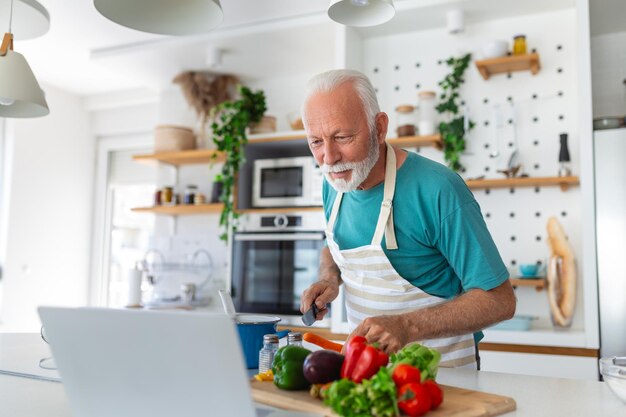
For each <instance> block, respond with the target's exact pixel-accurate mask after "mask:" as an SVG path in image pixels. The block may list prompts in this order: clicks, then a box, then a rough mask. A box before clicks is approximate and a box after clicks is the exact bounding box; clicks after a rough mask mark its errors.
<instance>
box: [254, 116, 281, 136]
mask: <svg viewBox="0 0 626 417" xmlns="http://www.w3.org/2000/svg"><path fill="white" fill-rule="evenodd" d="M273 132H276V118H275V117H274V116H263V118H262V119H261V121H260V122H259V123H250V134H255V133H273Z"/></svg>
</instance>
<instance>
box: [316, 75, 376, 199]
mask: <svg viewBox="0 0 626 417" xmlns="http://www.w3.org/2000/svg"><path fill="white" fill-rule="evenodd" d="M305 115H306V120H305V125H306V131H307V139H308V142H309V148H310V149H311V152H312V153H313V157H314V158H315V160H316V161H317V163H318V164H319V166H320V167H321V168H322V171H323V172H324V175H325V176H326V179H327V180H328V182H329V183H330V184H331V185H332V186H333V188H335V189H336V190H338V191H342V192H349V191H353V190H355V189H356V188H357V187H358V186H359V185H361V183H362V182H363V181H365V179H366V178H367V176H368V175H369V173H370V171H371V169H372V167H373V166H374V164H375V163H376V161H378V157H379V144H378V141H377V138H376V135H375V134H373V132H370V129H369V126H368V124H367V119H366V116H365V112H364V111H363V105H362V104H361V101H360V99H359V97H358V96H357V94H356V92H354V90H353V88H352V86H351V84H349V83H345V84H343V85H341V86H339V87H338V88H337V89H335V91H333V92H330V93H316V94H314V95H312V96H311V97H310V98H309V100H308V101H307V103H306V109H305Z"/></svg>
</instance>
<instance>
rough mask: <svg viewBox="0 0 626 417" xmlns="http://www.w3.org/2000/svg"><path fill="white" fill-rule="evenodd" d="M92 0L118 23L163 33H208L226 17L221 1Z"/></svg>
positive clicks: (144, 30)
mask: <svg viewBox="0 0 626 417" xmlns="http://www.w3.org/2000/svg"><path fill="white" fill-rule="evenodd" d="M93 3H94V6H96V9H98V11H99V12H100V13H101V14H102V15H103V16H105V17H106V18H108V19H110V20H112V21H114V22H115V23H119V24H120V25H122V26H126V27H129V28H131V29H137V30H141V31H143V32H150V33H158V34H162V35H194V34H199V33H205V32H209V31H211V30H213V29H215V28H216V27H217V26H219V24H220V23H222V19H223V17H224V13H223V12H222V6H221V5H220V0H94V2H93Z"/></svg>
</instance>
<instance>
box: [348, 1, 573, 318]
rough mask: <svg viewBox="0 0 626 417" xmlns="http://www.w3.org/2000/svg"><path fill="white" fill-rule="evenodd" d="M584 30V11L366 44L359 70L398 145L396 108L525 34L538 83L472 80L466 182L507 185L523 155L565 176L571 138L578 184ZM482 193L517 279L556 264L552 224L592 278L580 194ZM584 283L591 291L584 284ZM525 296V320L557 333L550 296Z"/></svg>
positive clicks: (543, 170)
mask: <svg viewBox="0 0 626 417" xmlns="http://www.w3.org/2000/svg"><path fill="white" fill-rule="evenodd" d="M575 25H576V13H575V11H574V10H562V11H556V12H550V13H542V14H535V15H526V16H518V17H515V18H507V19H500V20H493V21H488V22H481V23H479V24H474V25H468V26H467V27H466V30H465V32H464V33H463V34H461V35H450V34H448V33H447V32H446V31H445V29H444V28H440V29H433V30H424V31H415V32H411V33H403V34H399V35H392V36H384V37H373V38H365V39H363V40H362V48H363V68H359V69H360V70H361V71H363V72H364V73H365V74H366V75H367V76H368V77H370V80H371V81H372V83H373V85H374V87H375V88H376V91H377V95H378V99H379V102H380V105H381V110H383V111H385V112H387V114H388V115H389V118H390V125H389V133H388V137H395V129H396V127H397V126H396V125H397V123H396V115H395V113H394V109H395V108H396V106H398V105H400V104H413V105H417V104H418V100H417V93H418V92H419V91H424V90H432V91H436V92H440V89H439V86H438V82H439V81H440V80H441V79H443V77H444V76H445V75H446V74H447V73H448V72H449V67H447V66H446V65H445V60H446V59H447V58H448V57H450V56H461V55H463V54H465V53H468V52H471V53H472V57H473V59H481V58H482V54H481V52H480V50H481V47H482V45H484V44H485V43H487V42H489V41H491V40H496V39H502V40H508V41H510V42H511V41H512V38H513V36H514V35H516V34H525V35H526V39H527V45H528V50H529V52H531V51H536V52H538V53H539V54H540V59H541V70H540V71H539V73H538V74H537V75H534V76H533V75H531V73H530V71H524V72H514V73H510V74H497V75H493V76H492V77H491V78H490V79H489V80H484V79H483V78H482V77H481V76H480V74H479V72H478V70H477V69H476V67H475V65H474V63H473V62H472V63H471V64H470V67H469V68H468V70H467V72H466V75H465V79H466V83H465V85H464V86H463V88H462V90H461V98H462V100H463V101H462V102H461V104H462V105H464V106H465V107H466V109H467V112H468V115H469V117H470V119H471V120H472V121H474V122H475V128H474V129H473V130H472V131H471V132H470V134H469V135H468V136H467V138H466V139H467V150H466V152H465V154H464V155H463V156H462V159H461V162H462V164H463V165H464V166H465V169H464V170H463V171H462V172H460V174H461V176H463V177H464V178H465V179H472V178H477V177H483V176H484V177H485V178H504V175H503V174H501V173H498V170H500V169H503V168H505V167H506V166H507V164H508V159H509V157H510V155H511V153H512V152H513V150H515V149H517V153H518V162H519V163H521V164H522V172H523V173H526V174H528V175H529V176H556V175H557V173H558V153H559V146H560V142H559V134H560V133H567V134H568V144H569V150H570V155H571V158H572V162H571V167H572V171H573V175H577V174H578V173H579V172H580V170H579V152H578V149H579V133H578V118H579V114H578V107H577V106H578V89H577V75H578V74H577V73H578V71H577V67H576V65H577V54H576V47H577V45H576V32H575ZM557 27H558V30H555V28H557ZM497 108H499V112H498V113H496V111H495V109H497ZM497 114H499V117H498V116H497ZM496 151H497V152H496ZM418 152H419V153H421V154H422V155H424V156H426V157H429V158H431V159H434V160H436V161H438V162H441V163H444V161H443V153H442V152H441V151H437V150H435V149H433V148H421V149H419V150H418ZM496 153H497V155H496ZM473 191H474V195H475V196H476V199H477V200H478V202H479V204H480V206H481V209H482V212H483V216H484V218H485V222H486V223H487V226H488V228H489V230H490V232H491V234H492V236H493V238H494V240H495V242H496V245H497V246H498V249H499V251H500V254H501V255H502V258H503V260H504V262H505V264H506V265H507V267H508V268H509V271H510V274H511V276H517V275H519V270H518V268H519V265H520V264H521V263H535V262H541V263H542V264H543V265H545V262H546V260H547V259H548V257H549V248H548V245H547V242H546V236H547V232H546V223H547V219H548V217H550V216H556V217H557V218H558V220H559V221H560V222H561V223H562V225H563V227H564V229H565V230H566V232H567V234H568V236H569V240H570V242H571V244H572V246H573V248H574V251H575V253H576V254H577V260H578V263H579V268H578V270H579V273H580V272H581V271H582V268H581V267H580V263H581V262H582V260H581V254H582V244H581V233H582V230H581V226H580V225H581V205H582V202H581V194H580V191H579V189H578V188H577V187H574V188H571V189H570V190H569V191H567V192H562V191H561V190H560V188H558V187H543V188H514V189H490V190H473ZM579 282H580V283H582V280H581V279H580V278H579ZM579 288H582V287H579ZM583 291H584V289H583ZM581 293H582V291H579V293H578V300H577V303H578V307H577V310H576V315H575V318H574V324H573V327H574V328H579V329H580V328H582V327H583V325H582V323H583V314H582V313H583V305H582V297H581V296H580V294H581ZM517 294H518V299H519V302H518V310H517V313H518V314H532V315H539V316H540V317H541V321H542V322H543V324H545V325H546V326H548V324H547V321H548V319H547V318H548V317H549V310H548V305H547V301H546V295H545V292H542V293H536V292H535V291H534V290H533V289H528V288H520V289H518V290H517Z"/></svg>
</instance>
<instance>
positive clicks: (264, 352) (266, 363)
mask: <svg viewBox="0 0 626 417" xmlns="http://www.w3.org/2000/svg"><path fill="white" fill-rule="evenodd" d="M277 351H278V336H277V335H275V334H266V335H265V336H263V348H261V350H260V351H259V373H260V374H262V373H263V372H267V371H268V370H270V369H272V362H273V361H274V355H275V354H276V352H277Z"/></svg>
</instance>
